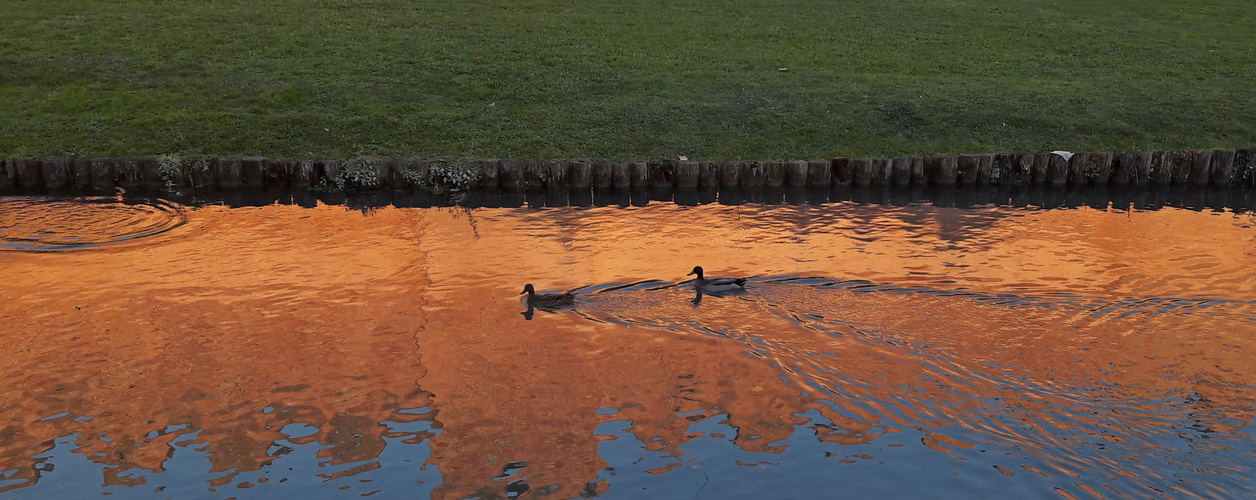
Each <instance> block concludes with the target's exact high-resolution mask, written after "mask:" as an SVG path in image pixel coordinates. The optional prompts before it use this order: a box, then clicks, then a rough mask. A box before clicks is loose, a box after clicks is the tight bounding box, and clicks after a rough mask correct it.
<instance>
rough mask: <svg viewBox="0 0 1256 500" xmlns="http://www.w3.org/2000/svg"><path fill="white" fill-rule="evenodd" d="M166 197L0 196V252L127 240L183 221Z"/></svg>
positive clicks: (75, 247) (95, 245) (81, 246)
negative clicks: (123, 198)
mask: <svg viewBox="0 0 1256 500" xmlns="http://www.w3.org/2000/svg"><path fill="white" fill-rule="evenodd" d="M186 220H187V219H186V218H185V217H184V214H183V210H182V209H181V208H180V207H179V206H178V205H175V204H172V203H169V202H166V201H161V200H157V201H150V200H119V199H116V198H67V199H51V198H0V251H18V252H65V251H74V250H87V249H92V248H100V247H105V246H115V245H119V244H126V243H133V242H137V241H139V240H143V239H145V238H149V237H152V236H155V235H158V234H161V233H164V232H166V231H169V230H171V229H174V228H176V227H179V226H180V225H182V224H183V223H184V222H186Z"/></svg>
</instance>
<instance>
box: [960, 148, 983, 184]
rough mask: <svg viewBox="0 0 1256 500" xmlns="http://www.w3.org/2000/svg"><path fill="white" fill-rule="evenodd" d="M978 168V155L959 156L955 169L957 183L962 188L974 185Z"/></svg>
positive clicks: (979, 164) (979, 157)
mask: <svg viewBox="0 0 1256 500" xmlns="http://www.w3.org/2000/svg"><path fill="white" fill-rule="evenodd" d="M980 167H981V156H980V155H959V158H958V159H957V160H956V169H957V170H958V171H959V177H958V181H957V183H958V184H960V185H963V186H971V185H973V184H976V183H977V177H978V171H979V170H980Z"/></svg>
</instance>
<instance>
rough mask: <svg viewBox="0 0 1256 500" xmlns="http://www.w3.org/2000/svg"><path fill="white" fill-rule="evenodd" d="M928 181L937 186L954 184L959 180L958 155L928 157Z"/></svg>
mask: <svg viewBox="0 0 1256 500" xmlns="http://www.w3.org/2000/svg"><path fill="white" fill-rule="evenodd" d="M928 170H929V183H930V184H934V185H937V186H954V185H955V184H956V183H957V182H959V157H957V156H954V155H948V156H932V157H929V166H928Z"/></svg>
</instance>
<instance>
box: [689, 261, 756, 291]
mask: <svg viewBox="0 0 1256 500" xmlns="http://www.w3.org/2000/svg"><path fill="white" fill-rule="evenodd" d="M694 274H696V275H698V277H697V278H696V279H694V280H693V287H694V288H697V289H698V291H700V292H702V293H709V294H721V293H728V292H736V291H741V290H745V289H746V278H707V277H706V276H704V275H703V274H702V266H693V270H692V271H689V274H688V275H686V276H691V275H694Z"/></svg>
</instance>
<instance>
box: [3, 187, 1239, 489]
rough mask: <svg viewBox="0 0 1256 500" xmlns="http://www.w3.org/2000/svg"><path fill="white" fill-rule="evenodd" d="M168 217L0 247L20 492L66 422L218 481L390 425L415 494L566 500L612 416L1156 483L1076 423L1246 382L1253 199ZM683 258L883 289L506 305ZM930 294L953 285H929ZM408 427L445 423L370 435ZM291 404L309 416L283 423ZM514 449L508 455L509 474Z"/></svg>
mask: <svg viewBox="0 0 1256 500" xmlns="http://www.w3.org/2000/svg"><path fill="white" fill-rule="evenodd" d="M187 218H188V223H187V224H185V225H184V226H182V227H180V228H178V229H177V230H176V231H175V232H176V233H177V234H173V235H170V236H169V237H167V238H166V240H165V241H162V242H160V243H159V244H154V245H148V246H134V247H128V248H111V249H104V250H98V251H86V252H76V253H62V254H25V253H12V252H10V253H0V266H2V268H3V272H4V275H5V276H6V277H7V278H9V280H8V281H10V283H11V284H10V285H9V286H8V287H6V288H5V289H4V291H3V292H0V294H3V297H4V299H5V302H4V305H3V306H2V308H0V319H2V320H3V321H4V322H5V325H6V328H5V329H4V330H3V333H0V336H2V338H0V342H3V343H4V345H6V346H9V347H10V349H11V352H12V353H13V354H11V355H10V357H9V358H8V359H6V360H5V361H6V362H5V363H3V365H2V366H0V381H3V382H4V383H3V384H0V386H2V387H3V388H2V389H0V410H3V414H5V415H10V416H11V417H10V419H9V420H10V424H9V425H8V426H7V427H6V428H5V429H4V430H3V431H2V432H3V434H0V436H3V440H0V471H4V470H19V471H21V472H20V473H18V474H19V475H17V476H12V477H19V478H28V479H30V480H31V481H34V480H35V479H36V478H37V477H38V476H39V475H40V474H41V471H40V470H38V469H37V467H36V465H37V463H38V460H34V459H30V458H28V457H31V456H33V455H36V454H38V453H40V452H41V451H43V450H46V449H48V447H49V445H48V444H46V443H48V442H49V441H50V440H52V439H54V438H57V437H60V436H66V435H70V434H72V433H76V432H77V433H79V434H78V437H77V438H76V444H77V446H78V451H77V453H82V454H83V455H84V456H86V457H89V459H90V460H93V461H96V462H98V463H103V464H108V465H110V466H111V468H110V469H107V470H106V474H107V475H109V477H106V483H109V482H110V481H112V482H116V483H118V484H127V482H128V481H132V482H134V481H135V480H134V479H133V478H128V476H127V475H126V474H125V472H126V471H127V470H129V469H132V468H139V469H146V470H150V471H161V470H163V467H165V464H166V463H167V461H168V460H169V458H170V454H171V453H173V451H172V449H173V448H172V447H169V446H165V443H169V442H172V441H175V440H178V439H191V438H192V437H191V436H193V433H195V434H194V439H195V440H196V442H199V443H204V445H205V446H206V447H207V450H208V454H209V457H210V461H211V464H212V469H211V471H230V473H228V474H226V475H219V476H217V477H216V478H215V479H212V480H210V481H209V483H210V484H207V487H222V486H225V485H231V484H236V485H237V486H238V485H239V484H241V482H243V481H245V477H244V476H245V474H244V472H248V471H259V470H264V469H266V467H267V466H268V464H270V463H272V462H273V461H274V460H275V459H276V456H275V454H274V453H273V452H272V451H271V449H272V447H273V446H274V445H275V444H276V443H277V442H283V441H284V440H287V441H288V442H311V443H312V442H317V443H321V444H323V445H325V447H324V448H322V449H321V450H320V452H319V454H320V456H321V457H323V458H326V459H328V460H329V461H330V463H332V464H347V465H353V467H351V468H348V469H344V470H343V471H342V472H338V473H336V474H339V475H340V476H352V475H357V474H363V473H365V472H369V471H372V470H376V469H378V468H379V467H381V462H382V461H384V460H385V459H383V458H381V456H382V455H383V454H384V452H385V450H387V447H388V446H399V444H396V443H394V444H389V441H388V440H389V439H392V438H397V437H404V438H406V440H405V441H404V443H409V444H419V443H425V444H426V445H427V446H429V447H430V449H431V455H430V457H429V458H428V460H427V465H430V466H433V467H436V468H438V469H439V471H440V473H441V484H440V485H439V486H437V487H436V489H435V491H434V492H433V496H434V497H437V498H464V497H469V496H483V497H493V496H502V495H503V489H504V488H505V487H506V482H507V481H513V480H514V479H518V478H526V482H527V484H529V485H531V486H532V487H534V488H549V489H547V490H546V491H547V492H549V493H553V494H556V495H558V496H563V497H571V496H576V495H578V494H580V492H581V490H585V491H586V492H590V491H591V492H599V493H604V492H606V491H607V490H608V489H610V488H613V487H614V484H611V483H609V482H608V481H607V480H606V479H605V478H602V477H601V476H600V475H599V474H600V472H601V471H603V470H604V469H606V468H607V467H608V465H610V464H609V463H608V460H611V458H609V457H604V456H601V455H600V454H599V443H600V442H602V441H603V440H605V439H610V438H609V437H608V436H603V435H599V434H598V433H597V429H598V428H599V426H600V425H602V424H604V423H606V422H608V421H628V422H631V433H632V434H633V435H634V436H636V438H637V439H638V440H639V441H640V442H641V443H642V444H643V446H644V447H645V448H646V449H647V450H653V451H661V452H664V453H666V454H669V455H670V456H673V457H675V460H674V461H672V462H669V463H667V464H665V465H663V466H660V467H657V468H655V469H653V470H651V471H650V472H652V473H655V474H663V473H666V472H668V471H670V470H673V469H675V468H678V467H682V466H685V464H686V463H687V462H686V460H689V459H691V458H694V457H689V456H687V453H688V454H692V453H691V452H688V451H686V449H685V446H684V445H685V444H686V443H688V442H691V441H692V440H694V439H697V438H699V437H711V436H700V435H699V433H694V432H693V431H691V427H692V426H693V424H694V423H695V422H700V421H703V420H706V419H712V418H714V419H718V420H719V421H721V422H724V423H726V425H727V426H729V427H731V428H734V429H736V432H735V434H734V435H727V436H715V437H723V438H725V439H728V440H729V441H730V442H732V443H733V444H734V445H735V446H737V447H738V448H739V449H741V450H745V451H748V452H764V453H772V454H783V453H787V452H788V445H787V444H784V443H786V441H788V440H789V439H790V438H791V437H794V436H796V435H797V433H798V432H799V429H800V428H805V429H806V432H808V433H813V434H814V439H816V440H819V441H823V442H827V443H838V444H841V445H849V446H856V445H860V444H867V443H873V442H877V441H883V442H887V443H890V445H892V446H893V445H913V446H914V445H916V443H919V446H925V447H928V448H932V449H934V450H937V451H941V452H943V453H944V454H948V455H955V456H959V455H961V454H962V453H963V451H964V450H971V449H973V448H975V447H977V446H979V445H980V446H988V445H990V444H991V443H1005V444H1006V443H1011V444H1012V445H1014V446H1017V447H1018V448H1019V449H1021V450H1024V452H1025V453H1026V454H1027V455H1029V456H1032V457H1035V458H1034V459H1033V460H1036V461H1031V460H1030V459H1023V463H1021V464H1019V465H1020V466H1019V467H1012V468H1006V467H1010V466H1012V465H1017V464H1012V463H1009V464H1008V465H1007V466H1005V468H1003V469H999V470H995V471H993V472H994V473H996V474H998V476H999V477H1015V473H1016V472H1020V471H1031V472H1032V471H1035V470H1036V471H1040V472H1037V474H1039V475H1061V476H1062V477H1063V476H1069V475H1070V474H1072V475H1078V476H1087V471H1090V472H1091V473H1094V474H1099V475H1104V474H1106V475H1108V476H1111V477H1114V478H1120V477H1123V476H1122V475H1124V474H1133V475H1134V476H1135V477H1136V478H1138V479H1137V480H1139V481H1144V482H1155V480H1154V479H1152V476H1153V475H1155V474H1156V472H1155V471H1152V472H1150V473H1148V474H1146V475H1144V474H1143V473H1142V472H1141V471H1140V470H1138V469H1137V468H1135V467H1133V466H1132V465H1131V464H1130V463H1124V462H1118V463H1105V462H1103V461H1101V460H1100V461H1096V460H1094V459H1092V457H1090V456H1089V455H1090V454H1091V451H1090V450H1089V449H1088V448H1087V447H1086V446H1085V445H1084V444H1082V443H1081V441H1083V440H1084V438H1082V436H1091V437H1095V436H1098V437H1096V438H1095V439H1102V440H1105V441H1109V442H1112V443H1121V442H1131V441H1137V442H1138V443H1139V444H1140V445H1143V446H1142V448H1143V449H1146V450H1151V451H1146V453H1149V454H1152V455H1154V454H1156V453H1168V451H1166V450H1158V448H1162V447H1161V445H1159V444H1158V441H1155V440H1150V438H1152V437H1155V436H1157V435H1159V434H1163V433H1164V432H1168V431H1167V429H1168V428H1169V425H1170V424H1171V423H1173V422H1177V421H1182V420H1190V419H1196V421H1198V422H1201V425H1207V426H1209V428H1210V429H1211V430H1212V431H1213V432H1218V433H1226V432H1230V431H1232V430H1234V429H1235V428H1236V427H1240V426H1241V425H1245V423H1247V422H1251V417H1252V415H1251V413H1252V408H1253V406H1254V405H1253V402H1254V401H1256V398H1254V397H1253V393H1252V389H1251V387H1253V386H1254V385H1256V369H1254V368H1253V363H1252V362H1251V361H1250V360H1251V359H1253V358H1252V354H1253V353H1252V347H1251V346H1249V345H1247V343H1246V342H1245V341H1246V340H1247V339H1249V338H1250V336H1251V334H1252V333H1253V332H1254V329H1253V326H1252V325H1253V322H1252V318H1253V308H1252V306H1251V304H1249V302H1251V301H1253V300H1256V283H1254V281H1253V276H1252V274H1251V271H1250V269H1252V264H1254V263H1256V251H1254V248H1256V228H1254V227H1253V222H1252V219H1251V217H1250V216H1246V215H1234V214H1208V213H1198V212H1190V211H1185V210H1173V209H1166V210H1160V211H1156V212H1132V213H1124V212H1120V211H1098V210H1091V209H1080V210H1053V211H1032V210H1031V211H1023V210H1022V211H1016V210H1009V209H996V208H992V209H983V210H960V209H943V208H935V207H928V206H918V207H901V208H894V207H877V206H857V205H833V206H823V207H775V208H765V207H755V206H741V207H728V206H704V207H694V208H688V207H677V206H671V205H655V206H650V207H645V208H637V209H614V208H608V209H577V208H567V209H548V210H540V211H534V210H526V209H514V210H512V209H479V210H472V211H467V210H441V209H393V208H387V209H379V210H374V211H370V212H369V213H366V214H364V213H359V212H355V211H351V210H345V209H343V208H339V207H321V208H318V209H301V208H295V207H284V206H271V207H261V208H236V209H227V208H222V207H206V208H199V209H191V210H189V212H188V214H187ZM694 265H703V266H704V267H706V268H707V269H708V271H709V272H710V273H713V274H738V275H752V276H757V277H783V276H806V277H811V276H814V277H821V278H823V280H820V281H823V282H826V283H827V282H842V283H847V284H849V283H851V280H867V281H868V282H871V284H873V285H881V286H891V287H899V289H897V290H896V291H893V292H877V291H871V292H869V291H861V290H860V289H858V288H850V287H841V286H839V287H825V286H819V285H817V284H815V283H819V281H817V282H815V283H813V282H807V283H791V282H787V281H786V282H774V281H771V280H759V281H753V282H752V283H751V285H750V293H749V294H748V295H744V296H737V297H706V298H704V299H703V300H702V302H701V303H700V304H698V305H696V306H695V305H694V304H693V303H691V302H690V300H691V299H692V298H693V295H692V293H691V292H689V291H687V289H686V288H685V287H684V286H683V285H682V286H680V287H674V288H662V289H659V290H646V289H645V288H649V287H641V288H634V289H629V290H625V291H608V292H603V293H591V292H582V293H581V294H580V295H579V298H578V299H577V305H576V307H575V308H574V310H562V311H557V312H548V311H536V312H535V315H534V317H533V318H532V320H526V319H525V318H524V317H522V316H521V315H520V313H521V312H523V310H524V308H523V307H522V306H521V305H520V302H519V295H518V293H519V290H520V289H521V288H522V286H523V284H524V283H528V282H531V283H534V284H536V285H537V286H538V288H540V289H549V290H554V289H570V288H576V287H584V286H589V285H605V284H609V283H631V282H639V281H645V280H660V282H659V283H658V285H660V286H661V285H665V284H667V283H666V282H678V281H681V280H683V279H684V278H685V276H684V275H685V273H686V272H688V270H689V269H690V268H691V267H692V266H694ZM904 287H920V288H921V289H920V290H917V291H912V290H902V288H904ZM953 291H966V292H969V293H966V294H937V293H934V292H953ZM1000 294H1002V296H1004V298H1003V299H1000V298H999V297H1000ZM1175 304H1177V305H1180V306H1181V308H1182V310H1181V311H1178V310H1174V309H1172V306H1174V305H1175ZM1183 311H1185V312H1188V313H1189V312H1191V311H1194V313H1192V314H1183V313H1182V312H1183ZM1213 312H1215V313H1216V314H1212V313H1213ZM1235 346H1237V347H1235ZM1184 396H1189V398H1188V399H1190V401H1189V402H1187V403H1185V404H1177V405H1175V404H1169V403H1164V401H1166V400H1174V399H1181V398H1183V397H1184ZM421 407H426V408H427V411H425V412H413V411H408V410H413V409H416V408H421ZM1104 410H1111V411H1110V412H1108V413H1103V414H1101V415H1099V416H1095V415H1097V414H1092V413H1091V412H1096V411H1104ZM807 412H815V413H818V414H819V415H822V416H823V419H824V421H816V420H813V419H812V418H809V417H805V416H803V414H804V413H807ZM1114 415H1116V416H1114ZM78 417H91V418H90V420H81V419H79V418H78ZM416 419H424V420H429V421H431V422H432V425H431V427H432V428H433V429H437V430H439V432H433V433H423V432H420V433H418V434H414V435H393V434H390V431H389V427H388V426H387V425H385V424H384V422H404V421H407V420H416ZM293 423H302V424H306V425H308V426H311V427H312V428H313V429H315V432H313V433H312V434H310V435H308V436H301V437H292V436H290V435H289V434H287V433H285V431H284V430H283V429H284V428H285V426H287V425H289V424H293ZM800 426H804V427H800ZM909 434H910V435H911V436H914V437H911V438H910V439H913V440H917V441H915V442H914V443H909V442H906V441H905V439H907V438H902V437H898V436H907V435H909ZM919 436H923V437H919ZM975 439H976V440H982V441H983V442H981V443H978V442H974V440H975ZM1143 440H1147V441H1146V442H1145V443H1144V442H1143ZM886 453H889V452H886ZM1136 458H1137V457H1136ZM1136 458H1135V459H1136ZM510 464H515V465H510ZM385 465H386V464H385ZM421 465H424V464H410V465H409V466H410V467H414V468H418V467H419V466H421ZM512 467H522V468H523V471H522V472H521V473H519V475H518V476H511V477H510V478H509V479H507V480H503V479H502V478H503V476H506V474H507V472H508V471H507V469H509V468H512ZM1048 469H1050V470H1048ZM207 472H208V471H207ZM1008 472H1012V473H1013V474H1011V475H1009V474H1008ZM1240 476H1241V474H1240ZM12 477H10V479H12ZM250 477H251V476H250ZM1020 477H1022V478H1023V477H1024V476H1020ZM1087 477H1089V476H1087ZM1118 480H1119V479H1111V480H1110V481H1118ZM1070 484H1071V483H1070ZM1078 484H1081V483H1078ZM1099 484H1100V483H1094V484H1092V485H1084V486H1085V487H1086V488H1090V487H1091V486H1096V485H1099ZM24 486H28V483H23V484H20V485H17V486H12V487H11V488H13V487H18V488H20V487H24ZM1213 487H1214V488H1217V489H1220V490H1222V491H1226V486H1224V485H1223V484H1222V485H1220V486H1218V485H1214V486H1213Z"/></svg>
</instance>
